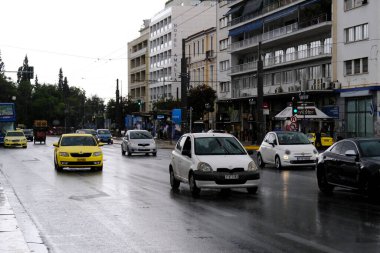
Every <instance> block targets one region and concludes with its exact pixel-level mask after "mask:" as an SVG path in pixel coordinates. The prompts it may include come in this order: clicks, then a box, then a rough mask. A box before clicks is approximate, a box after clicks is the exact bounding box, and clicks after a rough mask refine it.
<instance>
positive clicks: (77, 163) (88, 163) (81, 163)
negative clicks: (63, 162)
mask: <svg viewBox="0 0 380 253" xmlns="http://www.w3.org/2000/svg"><path fill="white" fill-rule="evenodd" d="M67 165H68V166H70V165H82V166H83V165H98V164H96V163H95V162H68V163H67Z"/></svg>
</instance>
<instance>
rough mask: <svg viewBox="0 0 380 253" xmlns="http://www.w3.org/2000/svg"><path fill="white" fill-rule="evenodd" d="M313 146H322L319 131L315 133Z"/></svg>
mask: <svg viewBox="0 0 380 253" xmlns="http://www.w3.org/2000/svg"><path fill="white" fill-rule="evenodd" d="M315 146H316V147H317V148H320V147H322V140H321V131H318V132H316V133H315Z"/></svg>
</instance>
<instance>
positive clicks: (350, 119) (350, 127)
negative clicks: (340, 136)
mask: <svg viewBox="0 0 380 253" xmlns="http://www.w3.org/2000/svg"><path fill="white" fill-rule="evenodd" d="M355 132H356V120H355V114H354V113H348V114H347V133H348V134H349V133H355Z"/></svg>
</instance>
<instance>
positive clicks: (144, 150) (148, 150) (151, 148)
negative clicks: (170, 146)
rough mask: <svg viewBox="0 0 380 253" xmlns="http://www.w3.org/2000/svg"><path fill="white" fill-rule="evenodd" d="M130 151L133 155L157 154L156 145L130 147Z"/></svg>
mask: <svg viewBox="0 0 380 253" xmlns="http://www.w3.org/2000/svg"><path fill="white" fill-rule="evenodd" d="M129 150H130V151H131V152H132V153H155V152H157V147H156V145H149V146H133V147H129Z"/></svg>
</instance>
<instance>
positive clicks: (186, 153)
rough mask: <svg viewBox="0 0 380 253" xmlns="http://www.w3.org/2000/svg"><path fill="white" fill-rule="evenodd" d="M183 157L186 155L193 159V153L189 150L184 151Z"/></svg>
mask: <svg viewBox="0 0 380 253" xmlns="http://www.w3.org/2000/svg"><path fill="white" fill-rule="evenodd" d="M182 155H185V156H188V157H190V158H191V151H190V150H188V149H184V150H182Z"/></svg>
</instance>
